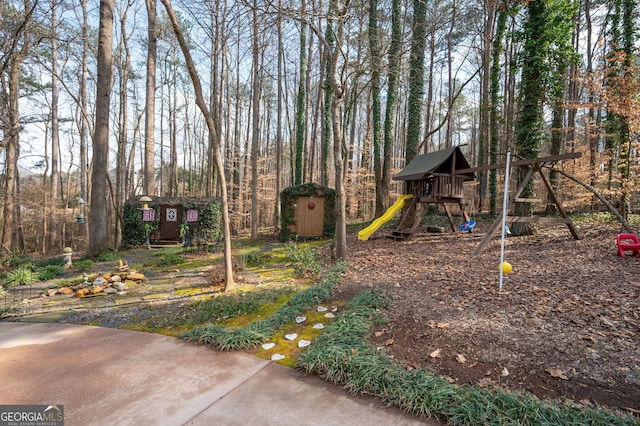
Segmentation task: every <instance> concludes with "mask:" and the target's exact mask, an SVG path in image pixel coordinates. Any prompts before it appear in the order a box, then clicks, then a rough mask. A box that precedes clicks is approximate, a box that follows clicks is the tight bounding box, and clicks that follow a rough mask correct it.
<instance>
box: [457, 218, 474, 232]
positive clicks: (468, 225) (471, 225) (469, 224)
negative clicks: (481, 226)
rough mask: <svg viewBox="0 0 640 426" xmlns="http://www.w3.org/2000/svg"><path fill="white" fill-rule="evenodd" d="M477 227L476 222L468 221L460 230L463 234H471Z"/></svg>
mask: <svg viewBox="0 0 640 426" xmlns="http://www.w3.org/2000/svg"><path fill="white" fill-rule="evenodd" d="M475 226H476V221H475V220H468V221H466V222H465V223H463V224H462V225H460V227H459V229H460V231H462V232H471V231H472V230H473V228H474V227H475Z"/></svg>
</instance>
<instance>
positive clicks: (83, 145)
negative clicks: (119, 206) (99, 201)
mask: <svg viewBox="0 0 640 426" xmlns="http://www.w3.org/2000/svg"><path fill="white" fill-rule="evenodd" d="M82 39H83V40H82V46H83V47H82V65H81V72H80V74H81V75H80V109H81V114H80V198H81V200H82V203H80V208H81V209H82V210H81V211H80V215H82V219H85V218H84V214H85V211H84V208H85V206H86V204H85V203H86V201H87V146H88V139H89V131H88V127H89V125H88V117H87V116H86V115H85V114H86V111H87V101H88V100H87V80H88V78H89V77H88V76H89V70H88V67H87V62H88V57H89V13H88V11H87V0H82ZM80 226H81V228H80V229H81V231H80V235H81V236H82V237H84V236H85V235H87V226H88V224H87V222H86V220H83V221H81V224H80ZM75 249H76V250H77V249H78V248H77V247H75Z"/></svg>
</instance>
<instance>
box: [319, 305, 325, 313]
mask: <svg viewBox="0 0 640 426" xmlns="http://www.w3.org/2000/svg"><path fill="white" fill-rule="evenodd" d="M326 311H327V308H326V306H318V312H326Z"/></svg>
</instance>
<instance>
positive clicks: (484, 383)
mask: <svg viewBox="0 0 640 426" xmlns="http://www.w3.org/2000/svg"><path fill="white" fill-rule="evenodd" d="M494 383H495V382H494V381H493V380H491V379H490V378H488V377H483V378H482V379H480V380H478V385H480V387H485V386H491V385H493V384H494Z"/></svg>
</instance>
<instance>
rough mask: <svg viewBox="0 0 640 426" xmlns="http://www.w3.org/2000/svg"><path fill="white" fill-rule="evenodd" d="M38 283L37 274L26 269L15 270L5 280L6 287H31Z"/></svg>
mask: <svg viewBox="0 0 640 426" xmlns="http://www.w3.org/2000/svg"><path fill="white" fill-rule="evenodd" d="M38 281H39V280H38V273H37V272H35V271H33V270H32V269H31V268H28V267H20V268H16V269H14V270H12V271H10V272H9V273H8V274H7V277H6V278H5V283H6V284H7V286H20V285H31V284H34V283H36V282H38Z"/></svg>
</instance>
